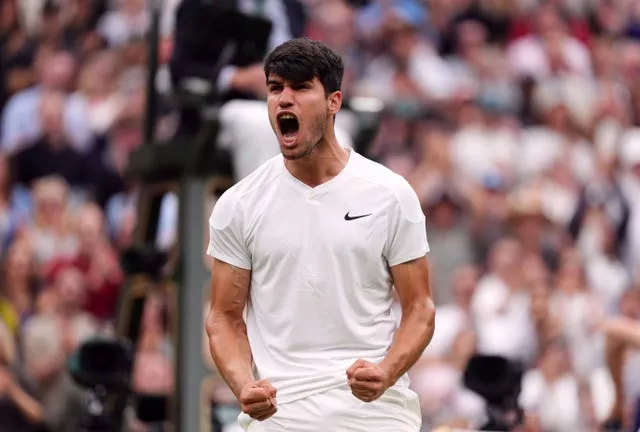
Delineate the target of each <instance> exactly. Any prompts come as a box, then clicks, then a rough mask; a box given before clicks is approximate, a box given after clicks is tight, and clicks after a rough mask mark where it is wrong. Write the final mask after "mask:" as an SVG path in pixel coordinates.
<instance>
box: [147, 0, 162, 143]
mask: <svg viewBox="0 0 640 432" xmlns="http://www.w3.org/2000/svg"><path fill="white" fill-rule="evenodd" d="M149 1H150V5H149V6H150V9H151V27H150V29H149V36H148V44H149V49H148V57H149V58H148V63H149V69H148V71H147V100H146V107H145V117H144V130H143V144H144V145H148V146H150V145H153V142H154V139H155V128H156V120H157V119H156V117H157V103H158V97H157V91H156V75H157V73H158V47H159V45H160V44H159V39H160V16H161V12H162V0H149Z"/></svg>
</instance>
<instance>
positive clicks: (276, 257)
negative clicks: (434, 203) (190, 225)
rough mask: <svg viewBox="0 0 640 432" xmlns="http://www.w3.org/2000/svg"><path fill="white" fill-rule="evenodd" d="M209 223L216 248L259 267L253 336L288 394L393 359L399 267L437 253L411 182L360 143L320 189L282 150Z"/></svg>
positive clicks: (262, 367) (319, 388) (258, 354)
mask: <svg viewBox="0 0 640 432" xmlns="http://www.w3.org/2000/svg"><path fill="white" fill-rule="evenodd" d="M209 225H210V231H211V239H210V244H209V249H208V254H209V255H211V256H213V257H215V258H217V259H219V260H221V261H224V262H227V263H229V264H232V265H234V266H236V267H241V268H244V269H250V270H251V271H252V273H251V287H250V295H249V300H248V303H247V317H246V322H247V334H248V338H249V344H250V346H251V351H252V353H253V357H254V362H255V365H256V370H257V373H258V376H259V378H260V379H268V380H269V381H270V382H271V383H272V384H273V386H274V387H275V388H276V389H277V391H278V395H277V399H278V402H279V403H286V402H290V401H293V400H296V399H301V398H305V397H307V396H310V395H312V394H315V393H319V392H323V391H326V390H329V389H331V388H335V387H339V386H342V385H346V383H347V378H346V369H347V368H348V367H349V366H351V364H352V363H353V362H354V361H355V360H357V359H359V358H362V359H366V360H369V361H374V362H378V361H380V360H382V359H383V358H384V356H385V355H386V353H387V351H388V349H389V346H390V345H391V342H392V338H393V335H394V333H395V330H396V319H395V317H394V316H393V312H392V310H391V309H392V280H391V273H390V270H389V268H390V267H392V266H394V265H397V264H400V263H403V262H406V261H409V260H413V259H416V258H419V257H422V256H424V255H425V254H426V253H427V252H428V250H429V246H428V242H427V235H426V226H425V217H424V214H423V213H422V209H421V206H420V203H419V201H418V198H417V196H416V194H415V192H414V191H413V189H412V188H411V186H410V185H409V184H408V183H407V181H406V180H405V179H404V178H402V177H401V176H399V175H397V174H395V173H393V172H392V171H390V170H388V169H387V168H385V167H383V166H382V165H380V164H378V163H375V162H373V161H370V160H368V159H366V158H365V157H363V156H361V155H359V154H358V153H356V152H355V151H351V153H350V156H349V160H348V162H347V164H346V166H345V168H344V169H343V170H342V171H341V172H340V173H339V174H338V175H337V176H336V177H334V178H333V179H331V180H330V181H328V182H326V183H323V184H321V185H319V186H317V187H314V188H311V187H309V186H307V185H305V184H304V183H302V182H300V181H299V180H297V179H296V178H295V177H293V176H292V175H291V173H289V171H288V170H287V169H286V167H285V165H284V159H283V157H282V155H278V156H276V157H274V158H272V159H270V160H269V161H267V162H266V163H264V164H263V165H262V166H261V167H259V168H258V169H257V170H256V171H255V172H253V173H252V174H251V175H249V176H248V177H245V178H244V179H243V180H241V181H240V182H238V183H237V184H236V185H234V186H233V187H232V188H231V189H229V190H228V191H227V192H225V193H224V194H223V195H222V196H221V197H220V199H219V200H218V202H217V203H216V205H215V207H214V209H213V212H212V214H211V218H210V220H209ZM397 385H398V386H407V385H408V378H407V377H406V376H405V377H403V378H402V379H401V380H399V381H398V383H397Z"/></svg>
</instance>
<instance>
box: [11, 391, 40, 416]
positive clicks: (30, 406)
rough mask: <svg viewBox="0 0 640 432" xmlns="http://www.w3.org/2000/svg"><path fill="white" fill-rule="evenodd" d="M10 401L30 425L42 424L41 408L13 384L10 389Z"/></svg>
mask: <svg viewBox="0 0 640 432" xmlns="http://www.w3.org/2000/svg"><path fill="white" fill-rule="evenodd" d="M11 399H12V400H13V402H14V403H15V404H16V406H17V407H18V409H19V410H20V412H21V413H22V414H23V415H24V416H25V417H26V418H27V420H28V421H29V422H30V423H40V422H42V420H43V412H42V406H41V405H40V403H38V401H36V400H35V399H34V398H32V397H31V396H29V395H28V394H27V393H26V392H25V391H24V390H22V388H20V386H18V385H17V384H14V386H13V387H12V389H11Z"/></svg>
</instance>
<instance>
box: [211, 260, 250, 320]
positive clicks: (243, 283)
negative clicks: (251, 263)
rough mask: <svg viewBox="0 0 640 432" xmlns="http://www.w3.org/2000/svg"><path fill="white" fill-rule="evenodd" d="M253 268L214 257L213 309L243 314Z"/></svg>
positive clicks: (237, 314)
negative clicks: (245, 267) (235, 264)
mask: <svg viewBox="0 0 640 432" xmlns="http://www.w3.org/2000/svg"><path fill="white" fill-rule="evenodd" d="M250 281H251V270H247V269H243V268H240V267H236V266H234V265H231V264H228V263H226V262H224V261H220V260H219V259H213V263H212V268H211V310H212V312H217V313H223V314H228V315H234V316H240V317H241V316H242V313H243V311H244V307H245V305H246V302H247V297H248V295H249V285H250Z"/></svg>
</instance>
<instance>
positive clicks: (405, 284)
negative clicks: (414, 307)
mask: <svg viewBox="0 0 640 432" xmlns="http://www.w3.org/2000/svg"><path fill="white" fill-rule="evenodd" d="M391 276H392V278H393V284H394V286H395V289H396V292H397V294H398V298H399V300H400V304H401V306H402V308H403V309H405V307H407V306H410V305H411V304H413V303H414V302H427V301H431V285H430V283H429V263H428V261H427V257H426V256H422V257H420V258H417V259H414V260H411V261H407V262H404V263H401V264H397V265H395V266H393V267H391Z"/></svg>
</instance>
